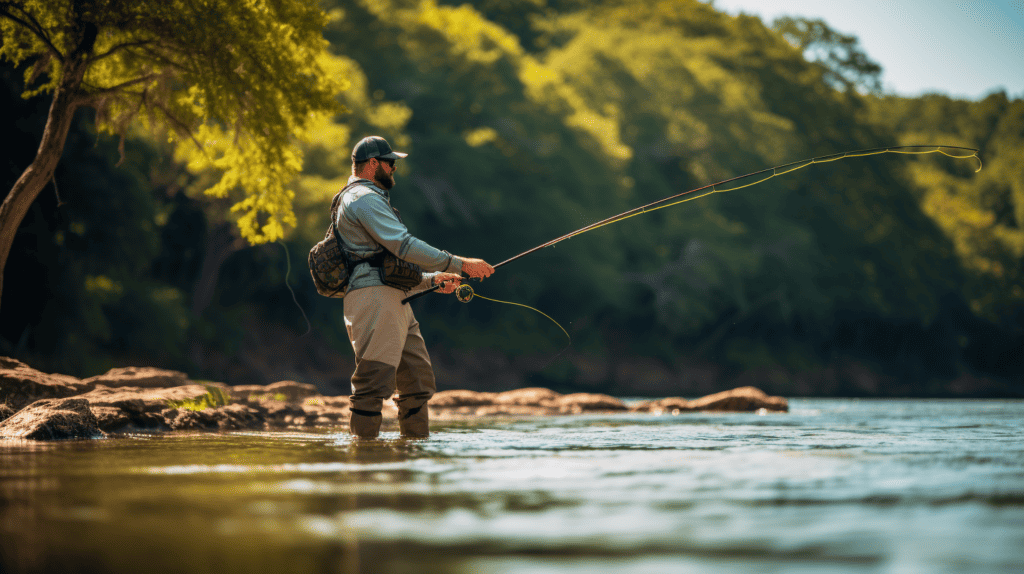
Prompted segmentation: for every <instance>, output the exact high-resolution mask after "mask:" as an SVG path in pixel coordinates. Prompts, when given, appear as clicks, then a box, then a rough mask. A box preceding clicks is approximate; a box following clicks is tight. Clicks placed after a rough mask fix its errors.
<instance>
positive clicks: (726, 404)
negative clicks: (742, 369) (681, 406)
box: [690, 387, 789, 412]
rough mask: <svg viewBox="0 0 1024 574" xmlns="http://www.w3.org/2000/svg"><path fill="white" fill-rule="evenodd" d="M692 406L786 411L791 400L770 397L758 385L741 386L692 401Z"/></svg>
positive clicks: (733, 409)
mask: <svg viewBox="0 0 1024 574" xmlns="http://www.w3.org/2000/svg"><path fill="white" fill-rule="evenodd" d="M690 406H691V407H692V408H693V410H697V411H735V412H753V411H757V410H760V409H765V410H769V411H781V412H786V411H788V410H789V401H787V400H786V399H784V398H782V397H769V396H768V395H766V394H765V393H764V391H762V390H761V389H758V388H756V387H740V388H738V389H732V390H731V391H722V392H720V393H715V394H713V395H708V396H706V397H701V398H699V399H696V400H693V401H690Z"/></svg>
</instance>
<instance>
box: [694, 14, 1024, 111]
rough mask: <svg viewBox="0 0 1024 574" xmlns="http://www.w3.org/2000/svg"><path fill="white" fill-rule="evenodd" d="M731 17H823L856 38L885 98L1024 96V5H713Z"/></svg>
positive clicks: (831, 24)
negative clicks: (874, 66)
mask: <svg viewBox="0 0 1024 574" xmlns="http://www.w3.org/2000/svg"><path fill="white" fill-rule="evenodd" d="M711 3H712V4H713V5H714V6H715V7H716V8H717V9H719V10H722V11H724V12H727V13H729V14H738V13H740V12H745V13H747V14H756V15H759V16H761V17H762V19H763V20H764V21H765V22H766V23H768V24H770V23H771V21H772V20H774V19H775V18H777V17H779V16H783V15H789V16H802V17H805V18H812V19H813V18H820V19H822V20H824V21H825V22H826V23H827V24H828V25H829V27H830V28H832V29H833V30H836V31H839V32H842V33H844V34H848V35H853V36H856V37H857V38H858V39H859V40H860V46H861V49H862V51H863V52H864V53H866V54H867V55H868V57H869V58H871V59H872V60H873V61H875V62H877V63H878V64H879V65H881V66H882V85H883V88H884V90H885V91H886V92H889V93H896V94H899V95H902V96H918V95H921V94H923V93H934V92H938V93H943V94H947V95H949V96H952V97H958V98H968V99H980V98H983V97H985V96H986V95H988V94H990V93H992V92H997V91H1000V90H1003V91H1005V92H1006V93H1007V94H1008V95H1009V96H1010V97H1017V98H1021V97H1024V0H887V1H883V0H859V1H857V2H854V1H850V0H713V2H711Z"/></svg>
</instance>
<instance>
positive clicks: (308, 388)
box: [265, 381, 317, 401]
mask: <svg viewBox="0 0 1024 574" xmlns="http://www.w3.org/2000/svg"><path fill="white" fill-rule="evenodd" d="M265 388H266V392H267V393H269V394H271V395H284V397H285V400H286V401H301V400H304V399H306V398H308V397H312V396H314V395H316V394H317V390H316V387H315V386H313V385H309V384H306V383H296V382H295V381H278V382H276V383H272V384H269V385H267V386H266V387H265Z"/></svg>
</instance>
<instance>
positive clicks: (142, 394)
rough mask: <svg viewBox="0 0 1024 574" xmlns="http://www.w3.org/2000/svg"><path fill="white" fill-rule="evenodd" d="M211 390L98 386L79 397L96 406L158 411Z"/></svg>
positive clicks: (125, 409)
mask: <svg viewBox="0 0 1024 574" xmlns="http://www.w3.org/2000/svg"><path fill="white" fill-rule="evenodd" d="M207 392H209V391H208V390H207V389H206V387H204V386H202V385H184V386H180V387H171V388H168V389H152V388H151V389H141V388H136V387H121V388H116V389H109V388H107V387H97V388H96V389H94V390H92V391H90V392H88V393H85V394H83V395H81V396H80V397H79V398H82V399H85V400H87V401H89V405H90V406H94V407H115V408H118V409H121V410H122V411H125V412H127V413H158V412H160V411H162V410H164V409H166V408H167V407H168V404H169V403H170V402H171V401H186V400H198V399H201V398H202V397H203V396H204V395H206V394H207Z"/></svg>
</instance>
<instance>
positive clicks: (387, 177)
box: [373, 165, 395, 189]
mask: <svg viewBox="0 0 1024 574" xmlns="http://www.w3.org/2000/svg"><path fill="white" fill-rule="evenodd" d="M373 178H374V179H375V180H377V183H379V184H380V186H381V187H383V188H384V189H391V188H392V187H395V176H394V175H393V174H390V173H387V172H385V171H384V168H382V167H381V166H379V165H378V166H377V173H375V174H373Z"/></svg>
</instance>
